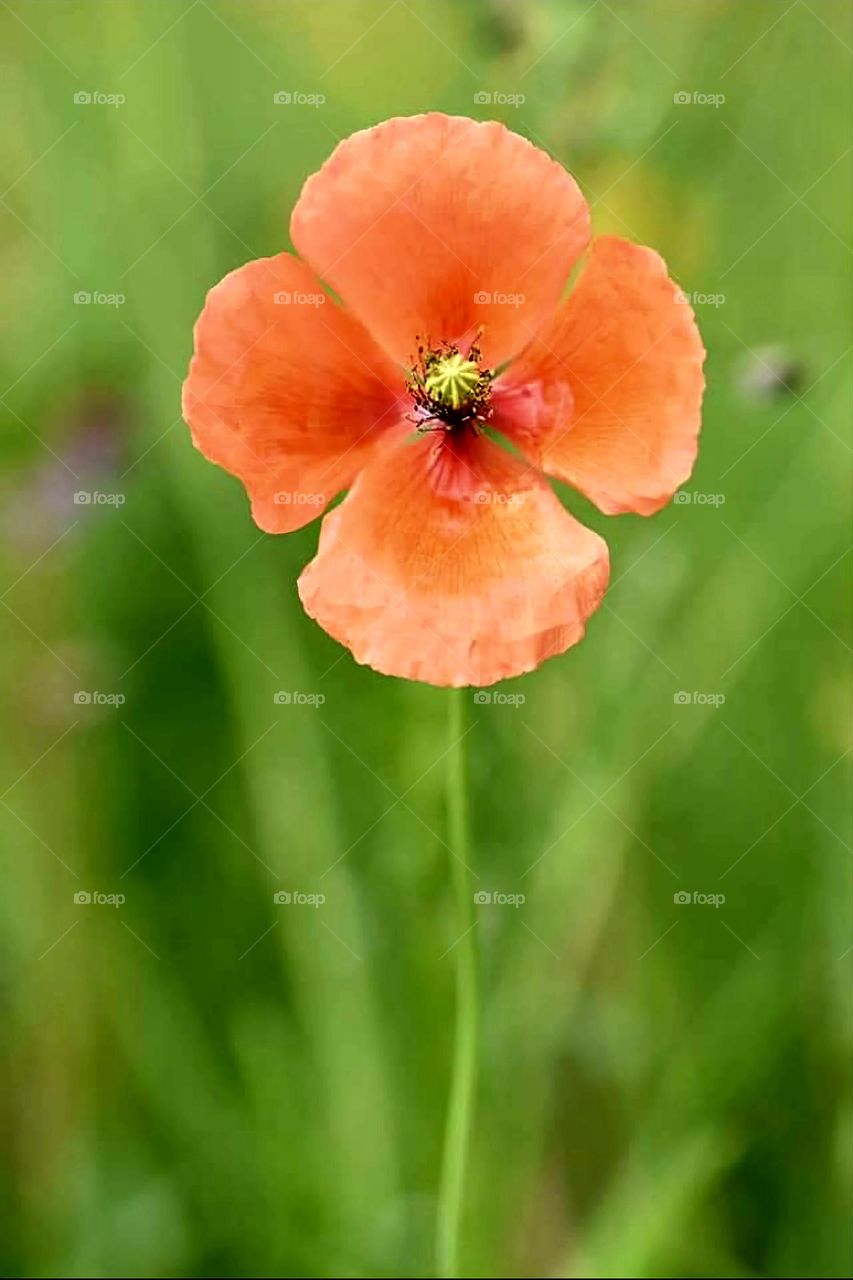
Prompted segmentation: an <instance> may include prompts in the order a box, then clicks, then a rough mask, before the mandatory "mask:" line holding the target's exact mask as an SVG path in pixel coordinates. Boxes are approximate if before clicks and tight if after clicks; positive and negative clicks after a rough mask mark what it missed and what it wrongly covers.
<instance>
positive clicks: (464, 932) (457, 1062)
mask: <svg viewBox="0 0 853 1280" xmlns="http://www.w3.org/2000/svg"><path fill="white" fill-rule="evenodd" d="M470 697H471V691H470V690H469V689H454V690H452V692H451V698H450V716H449V740H450V750H449V751H448V753H447V757H446V759H447V814H448V837H449V838H448V844H449V846H450V849H451V850H452V853H451V854H450V855H449V856H450V871H451V878H452V881H453V896H454V900H455V907H456V916H457V919H456V925H455V936H456V938H457V941H456V943H455V944H454V946H453V948H452V951H453V955H454V960H455V966H456V1027H455V1043H454V1048H453V1068H452V1074H451V1079H450V1097H449V1101H448V1107H447V1123H446V1127H445V1131H444V1152H443V1156H442V1164H441V1185H440V1187H439V1193H438V1222H437V1235H436V1253H437V1263H438V1274H439V1276H442V1277H445V1278H446V1280H453V1278H455V1277H456V1276H458V1272H459V1229H460V1223H461V1218H462V1199H463V1193H464V1189H465V1178H466V1172H467V1166H468V1149H469V1146H470V1137H471V1124H472V1118H473V1110H474V1093H475V1089H476V1082H477V1039H478V995H477V931H476V928H475V920H474V886H473V881H472V872H471V870H470V862H471V858H470V840H469V831H468V793H467V779H466V768H465V754H466V752H465V730H466V724H467V719H468V714H467V700H468V698H470Z"/></svg>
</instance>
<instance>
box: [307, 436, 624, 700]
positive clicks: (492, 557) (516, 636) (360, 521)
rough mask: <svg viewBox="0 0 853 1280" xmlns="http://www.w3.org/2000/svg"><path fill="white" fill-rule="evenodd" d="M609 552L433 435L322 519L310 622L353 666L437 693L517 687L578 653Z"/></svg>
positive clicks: (552, 498)
mask: <svg viewBox="0 0 853 1280" xmlns="http://www.w3.org/2000/svg"><path fill="white" fill-rule="evenodd" d="M608 571H609V564H608V552H607V546H606V544H605V543H604V542H603V541H602V539H601V538H600V537H599V536H598V534H596V533H593V532H592V531H591V530H590V529H587V528H585V527H584V526H583V525H581V524H579V523H578V522H577V521H576V520H574V519H573V518H572V516H570V515H569V513H568V512H567V511H566V510H565V508H564V507H563V506H562V505H561V503H560V501H559V500H558V498H557V496H556V495H555V494H554V492H553V491H552V489H551V488H550V486H549V485H548V484H547V482H546V481H545V480H544V478H543V477H542V476H541V475H540V474H539V473H538V472H535V471H533V470H532V469H531V468H530V467H527V466H525V464H524V463H523V462H522V460H521V459H519V458H517V457H514V456H513V455H511V454H509V453H507V452H506V451H504V450H503V449H501V448H500V447H499V446H498V445H496V444H495V443H494V442H493V441H491V440H489V439H488V438H487V437H486V436H478V437H472V438H471V439H470V440H469V441H467V442H464V443H461V444H460V443H454V442H452V440H451V439H450V438H449V437H447V436H445V435H444V434H443V433H440V434H437V433H432V434H430V435H427V436H424V437H421V438H420V439H418V440H416V441H415V442H411V441H404V442H402V443H398V444H395V445H393V446H392V447H390V448H389V449H388V450H387V451H384V452H383V453H382V454H381V455H379V456H377V457H376V458H375V459H374V460H373V461H372V462H371V463H370V464H369V465H368V466H367V467H366V468H365V470H364V471H363V472H362V473H361V475H360V476H359V478H358V480H357V481H356V483H355V486H354V487H353V489H352V490H351V492H350V493H349V495H348V496H347V497H346V498H345V499H344V501H343V502H342V503H341V505H340V506H339V507H337V508H336V509H335V510H334V511H333V512H331V513H330V514H329V515H327V516H326V518H325V519H324V521H323V526H322V529H321V533H320V545H319V550H318V553H317V556H316V557H315V559H314V560H313V561H312V562H311V564H309V565H308V567H307V568H306V569H305V570H304V572H303V574H302V576H301V578H300V579H299V594H300V597H301V599H302V603H303V605H304V607H305V609H306V611H307V612H308V613H309V614H310V616H311V617H312V618H315V619H316V621H317V622H319V624H320V626H322V627H323V628H324V629H325V630H326V631H328V633H329V634H330V635H331V636H334V638H335V639H336V640H339V641H340V642H341V643H342V644H344V645H346V647H347V648H348V649H350V650H351V651H352V653H353V655H354V656H355V658H356V660H357V661H358V662H362V663H366V664H368V665H369V666H371V667H374V668H375V669H376V670H377V671H381V672H383V673H384V674H385V675H392V676H401V677H403V678H404V679H409V680H423V681H426V682H427V683H428V684H435V685H456V686H459V685H488V684H493V683H494V682H495V681H497V680H503V679H505V678H507V677H509V676H517V675H521V674H522V672H525V671H530V670H532V669H533V668H534V667H537V666H538V665H539V664H540V663H541V662H543V661H544V660H545V659H546V658H550V657H552V656H553V655H554V654H558V653H562V652H563V650H565V649H567V648H569V646H570V645H572V644H575V643H576V642H577V641H578V640H580V639H581V637H582V635H583V632H584V624H585V622H586V619H587V618H588V617H589V615H590V614H591V613H592V612H593V611H594V610H595V609H596V608H597V607H598V604H599V603H600V601H601V597H602V596H603V594H604V591H605V588H606V586H607V578H608Z"/></svg>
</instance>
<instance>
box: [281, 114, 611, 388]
mask: <svg viewBox="0 0 853 1280" xmlns="http://www.w3.org/2000/svg"><path fill="white" fill-rule="evenodd" d="M290 233H291V237H292V239H293V243H294V244H295V245H296V247H297V249H298V250H299V252H300V254H301V255H302V256H303V257H304V258H305V259H306V261H308V262H310V263H311V265H312V267H313V268H314V270H315V271H316V272H317V274H318V275H319V276H321V277H322V279H324V280H326V281H328V283H329V284H330V285H331V286H332V287H333V288H334V289H335V290H336V291H337V292H338V293H339V294H340V296H341V297H342V298H343V299H344V301H345V302H346V304H347V306H348V307H349V308H350V309H351V310H352V311H353V312H354V314H355V315H357V316H358V318H359V319H360V320H361V321H362V323H363V324H364V325H365V326H366V327H367V328H368V329H369V330H370V332H371V333H372V334H373V335H374V337H375V338H376V339H377V341H379V342H380V343H381V344H382V345H383V346H384V347H385V349H386V350H387V351H389V352H390V353H391V354H392V355H393V356H394V357H395V359H397V360H399V361H401V362H403V363H411V357H412V354H413V352H414V351H415V348H416V342H415V339H416V338H417V337H421V338H424V339H426V340H427V341H429V342H432V343H433V344H438V343H439V342H441V341H447V342H464V341H465V339H466V337H468V336H469V335H473V334H474V333H475V332H476V330H477V329H478V327H479V326H480V325H483V326H484V332H483V337H482V341H481V344H480V345H481V350H482V353H483V358H484V360H485V361H486V363H487V364H489V365H490V366H492V367H494V366H496V365H498V364H500V363H501V362H503V361H505V360H507V359H508V358H509V357H510V356H512V355H514V354H515V353H517V352H518V351H520V350H521V348H522V347H523V346H525V345H526V344H527V342H528V341H529V338H530V335H531V333H532V332H533V331H534V330H535V329H536V327H537V326H538V324H539V323H540V322H541V321H543V320H544V319H545V318H546V317H547V316H548V314H549V313H550V312H551V311H553V309H554V307H555V306H556V305H557V302H558V301H559V298H560V296H561V294H562V290H563V287H564V285H565V282H566V280H567V278H568V275H569V272H570V271H571V268H572V265H573V264H574V262H575V261H576V260H577V258H578V256H579V255H580V254H581V253H582V252H583V249H584V247H585V246H586V244H587V241H588V240H589V209H588V208H587V205H586V202H585V200H584V198H583V196H582V195H581V193H580V191H579V189H578V186H577V183H576V182H575V180H574V179H573V178H572V177H571V176H570V174H568V173H567V172H566V171H565V169H563V168H562V167H561V166H560V165H559V164H557V163H556V161H554V160H551V159H550V157H549V156H547V155H546V154H545V152H544V151H540V150H539V149H538V148H537V147H534V146H533V145H532V143H530V142H528V141H527V139H526V138H522V137H519V135H518V134H515V133H511V132H510V131H509V129H507V128H505V126H504V125H502V124H498V123H497V122H496V121H489V122H487V123H482V122H477V121H475V120H468V119H466V118H464V117H461V116H446V115H442V114H440V113H430V114H428V115H420V116H411V117H400V118H397V119H393V120H388V121H386V122H385V123H384V124H380V125H377V126H376V127H375V128H372V129H366V130H363V131H362V132H360V133H355V134H353V136H352V137H350V138H347V139H346V141H344V142H342V143H341V144H340V145H339V146H338V147H337V149H336V150H335V151H334V152H333V154H332V155H331V157H330V158H329V159H328V160H327V161H326V163H325V164H324V165H323V167H322V168H321V169H320V171H319V172H318V173H316V174H314V175H313V176H312V177H310V178H309V179H308V181H307V182H306V183H305V186H304V187H303V189H302V194H301V195H300V197H299V201H298V203H297V205H296V208H295V209H294V211H293V216H292V218H291V223H290Z"/></svg>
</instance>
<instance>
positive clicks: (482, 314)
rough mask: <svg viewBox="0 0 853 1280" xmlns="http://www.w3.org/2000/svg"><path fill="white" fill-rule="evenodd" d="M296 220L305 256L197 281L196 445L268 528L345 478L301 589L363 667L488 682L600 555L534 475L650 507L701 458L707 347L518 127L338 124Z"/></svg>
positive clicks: (597, 587)
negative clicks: (203, 289) (353, 127)
mask: <svg viewBox="0 0 853 1280" xmlns="http://www.w3.org/2000/svg"><path fill="white" fill-rule="evenodd" d="M291 237H292V239H293V243H294V245H295V246H296V249H297V250H298V252H299V253H300V254H301V256H302V260H300V259H298V258H295V257H293V256H291V255H290V254H288V253H280V254H278V255H277V256H276V257H272V258H264V259H260V260H258V261H255V262H249V263H247V264H246V266H244V267H240V268H239V269H238V270H236V271H232V272H231V274H230V275H228V276H226V277H225V279H224V280H222V281H221V282H220V284H218V285H217V286H216V287H215V288H214V289H213V290H211V292H210V293H209V294H208V297H207V301H206V303H205V307H204V310H203V311H202V314H201V317H200V319H199V321H198V323H197V325H196V330H195V354H194V356H193V360H192V363H191V366H190V372H189V376H188V378H187V381H186V383H185V386H184V416H185V418H186V420H187V422H188V423H189V425H190V428H191V431H192V437H193V441H194V443H195V444H196V446H197V447H198V448H199V449H200V450H201V451H202V453H203V454H204V455H205V457H207V458H209V459H210V460H211V461H213V462H216V463H218V464H219V465H220V466H222V467H224V468H225V469H226V470H228V471H230V472H232V473H233V474H234V475H236V476H239V478H240V479H241V480H242V482H243V484H244V485H245V486H246V489H247V491H248V493H249V497H250V499H251V503H252V514H253V516H254V519H255V521H256V522H257V524H258V525H259V526H260V527H261V528H262V529H265V530H267V531H268V532H270V533H284V532H287V531H289V530H293V529H297V528H300V527H301V526H302V525H304V524H306V523H307V522H308V521H309V520H311V519H313V518H314V517H315V516H316V515H318V514H319V513H320V511H321V510H322V509H323V508H324V507H326V506H327V505H328V503H330V502H331V501H332V500H333V499H334V498H335V496H336V495H337V494H338V493H340V491H341V490H343V489H349V493H348V495H347V496H346V497H345V498H344V500H343V502H342V503H341V504H340V505H339V506H337V507H336V508H335V510H334V511H332V512H331V513H330V514H329V515H327V516H326V517H325V519H324V521H323V526H322V529H321V532H320V542H319V549H318V552H317V555H316V557H315V559H314V560H312V562H311V563H310V564H309V565H308V567H307V568H306V569H305V571H304V572H303V574H302V576H301V577H300V579H299V594H300V597H301V599H302V603H303V605H304V607H305V609H306V610H307V612H308V613H309V614H310V615H311V617H313V618H315V619H316V620H317V622H319V623H320V625H321V626H322V627H323V628H324V629H325V630H326V631H327V632H328V633H329V634H330V635H332V636H334V637H335V639H337V640H339V641H340V642H341V643H342V644H344V645H346V646H347V648H349V649H350V650H351V651H352V653H353V654H354V656H355V657H356V659H357V660H358V661H359V662H363V663H368V664H369V665H370V666H372V667H375V668H376V669H377V670H378V671H381V672H384V673H385V674H387V675H394V676H403V677H406V678H408V679H415V680H423V681H427V682H428V683H430V684H436V685H488V684H492V683H494V682H495V681H496V680H501V679H503V678H505V677H507V676H516V675H520V674H521V673H522V672H525V671H530V670H531V669H532V668H534V667H536V666H538V664H539V663H540V662H542V661H543V660H544V659H545V658H549V657H551V656H553V655H554V654H557V653H562V652H563V650H565V649H567V648H568V647H569V646H570V645H572V644H574V643H575V642H576V641H578V640H579V639H580V638H581V636H582V635H583V631H584V626H585V623H586V620H587V618H588V617H589V616H590V614H591V613H592V612H593V611H594V610H595V609H596V608H597V606H598V605H599V603H600V601H601V598H602V596H603V594H604V591H605V589H606V586H607V580H608V552H607V546H606V544H605V543H604V541H603V540H602V539H601V538H600V537H599V536H598V534H596V533H593V532H592V531H591V530H589V529H587V528H585V527H584V526H583V525H581V524H579V523H578V521H576V520H575V519H573V517H572V516H571V515H569V513H568V512H567V511H566V510H565V508H564V507H563V506H562V504H561V503H560V501H559V500H558V498H557V497H556V495H555V494H554V493H553V491H552V489H551V488H550V486H549V484H548V483H547V481H546V480H545V478H544V476H543V474H542V472H547V473H548V474H549V475H552V476H556V477H557V478H559V479H560V480H564V481H567V482H568V483H569V484H571V485H574V486H575V487H576V488H577V489H579V490H580V491H581V492H582V493H584V494H585V495H586V496H587V497H588V498H590V499H591V500H592V501H593V502H594V503H595V504H596V505H597V506H598V507H599V508H600V509H601V510H602V511H604V512H607V513H615V512H625V511H633V512H639V513H641V514H643V515H650V514H651V513H652V512H654V511H657V510H658V509H659V508H660V507H661V506H663V504H664V503H665V502H666V501H667V500H668V499H669V498H670V497H671V496H672V494H673V493H674V492H675V490H676V489H677V488H678V487H679V485H681V484H682V483H683V482H684V481H685V480H686V479H687V477H688V476H689V474H690V470H691V467H692V465H693V460H694V458H695V455H696V447H697V436H698V431H699V422H700V405H701V399H702V390H703V377H702V361H703V357H704V350H703V347H702V342H701V339H700V337H699V334H698V331H697V329H696V325H695V322H694V319H693V314H692V312H691V310H690V307H689V306H687V305H686V302H685V300H684V297H683V295H682V294H681V292H680V290H679V289H677V288H676V286H675V285H674V284H673V282H672V281H671V280H670V279H669V278H668V276H667V272H666V267H665V265H664V263H663V261H662V260H661V258H660V257H659V256H658V255H657V254H656V253H654V252H653V251H652V250H651V249H644V248H640V247H639V246H637V245H634V244H630V243H628V242H627V241H625V240H621V239H619V238H618V237H615V236H601V237H598V238H596V239H594V240H592V242H591V243H590V228H589V210H588V208H587V205H586V202H585V201H584V198H583V196H582V195H581V193H580V191H579V189H578V186H577V184H576V182H575V181H574V179H573V178H572V177H571V176H570V175H569V174H568V173H566V171H565V170H564V169H562V168H561V167H560V165H558V164H557V163H555V161H553V160H551V159H550V158H549V157H548V156H547V155H546V154H545V153H544V152H542V151H540V150H538V149H537V148H536V147H534V146H532V145H531V143H529V142H528V141H527V140H526V139H525V138H521V137H519V136H518V135H517V134H514V133H511V132H510V131H509V130H508V129H506V128H505V127H504V126H503V125H501V124H497V123H494V122H489V123H480V122H476V121H474V120H468V119H465V118H464V117H450V116H444V115H440V114H429V115H422V116H414V117H411V118H400V119H394V120H388V121H386V122H385V123H384V124H380V125H378V126H376V127H375V128H372V129H367V130H365V131H364V132H361V133H356V134H354V135H353V136H352V137H351V138H348V139H347V140H346V141H344V142H342V143H341V144H340V146H338V147H337V149H336V150H335V152H334V153H333V155H332V156H331V158H330V159H329V160H327V162H326V163H325V164H324V165H323V167H322V168H321V169H320V171H319V172H318V173H316V174H314V175H313V177H311V178H309V179H308V181H307V182H306V184H305V186H304V188H303V191H302V194H301V196H300V198H299V201H298V203H297V205H296V208H295V209H294V211H293V216H292V218H291ZM587 249H588V254H587V257H586V262H585V265H584V267H583V269H582V272H581V275H580V278H579V280H578V283H577V284H576V286H575V287H574V288H573V290H572V291H571V293H570V294H569V296H568V298H566V299H565V300H562V298H563V293H564V290H565V286H566V282H567V279H568V276H569V273H570V272H571V270H572V268H573V267H574V266H575V264H576V263H577V261H578V259H579V258H580V256H581V255H582V254H583V253H584V251H585V250H587ZM321 281H323V282H325V285H327V286H330V287H331V288H332V289H334V290H335V292H336V294H337V295H338V296H339V297H340V299H341V300H342V304H343V305H338V304H337V302H336V301H335V300H334V299H333V298H332V297H331V296H330V294H329V293H327V292H326V288H325V287H324V284H322V283H321ZM507 445H508V446H509V447H506V446H507Z"/></svg>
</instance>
